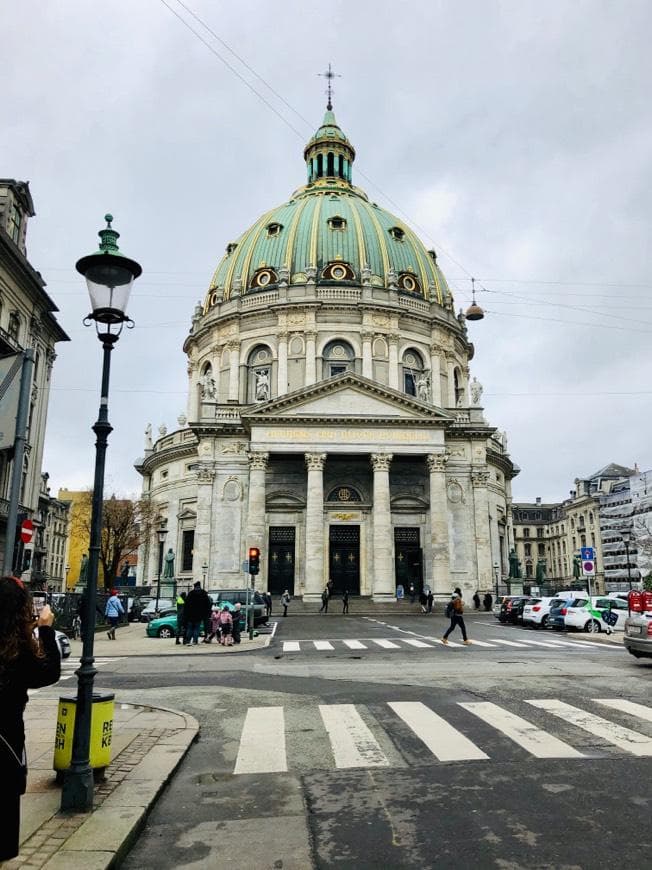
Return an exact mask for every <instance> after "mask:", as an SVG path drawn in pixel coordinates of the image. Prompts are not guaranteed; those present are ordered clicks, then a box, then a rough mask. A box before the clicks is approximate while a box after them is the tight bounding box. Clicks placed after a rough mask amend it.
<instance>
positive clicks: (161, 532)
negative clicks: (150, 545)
mask: <svg viewBox="0 0 652 870" xmlns="http://www.w3.org/2000/svg"><path fill="white" fill-rule="evenodd" d="M167 533H168V530H167V528H166V527H165V526H164V525H163V520H161V525H160V526H159V527H158V529H157V530H156V535H157V537H158V577H157V580H156V612H157V613H158V600H159V598H160V597H161V571H162V570H163V544H164V543H165V538H166V536H167Z"/></svg>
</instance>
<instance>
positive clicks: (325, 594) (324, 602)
mask: <svg viewBox="0 0 652 870" xmlns="http://www.w3.org/2000/svg"><path fill="white" fill-rule="evenodd" d="M329 598H330V595H329V594H328V586H325V587H324V591H323V592H322V594H321V607H320V608H319V612H320V613H328V599H329Z"/></svg>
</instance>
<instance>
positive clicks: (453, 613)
mask: <svg viewBox="0 0 652 870" xmlns="http://www.w3.org/2000/svg"><path fill="white" fill-rule="evenodd" d="M463 613H464V604H463V603H462V598H461V596H460V595H459V594H458V592H457V591H455V592H453V595H452V597H451V600H450V601H449V602H448V605H447V606H446V616H448V617H449V619H450V621H451V624H450V625H449V626H448V629H447V630H446V634H445V635H444V636H443V638H442V642H443V643H448V635H449V634H450V633H451V632H452V631H454V630H455V628H456V627H457V626H459V628H460V629H461V630H462V639H463V642H464V643H465V644H466V645H467V646H468V645H469V644H470V643H471V641H470V640H469V639H468V638H467V636H466V626H465V625H464V617H463V615H462V614H463Z"/></svg>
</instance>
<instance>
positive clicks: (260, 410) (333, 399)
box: [242, 372, 451, 423]
mask: <svg viewBox="0 0 652 870" xmlns="http://www.w3.org/2000/svg"><path fill="white" fill-rule="evenodd" d="M242 416H243V419H245V420H248V421H250V422H251V423H254V422H258V421H262V420H265V421H269V419H270V418H273V419H274V420H282V419H284V418H291V419H293V420H300V419H306V420H307V419H321V420H324V419H336V420H342V419H347V418H349V419H354V418H358V419H359V418H365V419H372V420H373V419H377V420H392V419H393V420H396V421H397V422H401V421H405V422H408V421H419V422H425V421H436V420H441V421H442V422H443V421H447V420H450V419H451V417H450V415H448V414H447V413H446V412H445V411H443V410H442V409H441V408H435V407H433V406H432V405H430V404H427V403H426V402H420V401H419V400H417V399H415V398H414V397H413V396H408V395H406V394H405V393H400V392H398V391H397V390H392V389H390V388H388V387H384V386H382V385H380V384H377V383H375V382H374V381H370V380H368V379H367V378H363V377H362V376H361V375H357V374H353V373H348V372H347V373H346V374H343V375H339V376H338V377H335V378H330V379H329V380H326V381H320V382H319V383H318V384H313V385H312V386H310V387H305V388H304V389H302V390H297V391H296V392H294V393H288V394H287V395H286V396H282V397H281V398H278V399H272V401H270V402H266V403H265V404H263V405H259V406H257V407H256V408H254V409H252V410H251V411H249V412H248V413H245V414H243V415H242Z"/></svg>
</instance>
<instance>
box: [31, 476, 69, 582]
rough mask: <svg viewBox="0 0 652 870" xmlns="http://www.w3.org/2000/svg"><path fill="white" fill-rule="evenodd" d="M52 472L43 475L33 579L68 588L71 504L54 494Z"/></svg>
mask: <svg viewBox="0 0 652 870" xmlns="http://www.w3.org/2000/svg"><path fill="white" fill-rule="evenodd" d="M48 480H49V475H48V474H47V473H44V474H42V475H41V481H42V484H41V495H40V498H39V509H38V513H37V519H38V524H37V526H36V535H35V541H34V557H33V564H32V569H31V572H32V583H34V584H35V585H38V586H39V587H41V588H43V589H48V590H49V591H51V592H65V591H66V571H67V569H68V567H69V566H68V562H67V558H68V544H69V534H70V504H69V503H68V502H64V501H60V500H59V499H58V498H55V497H54V496H53V495H51V494H50V488H49V486H48Z"/></svg>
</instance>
